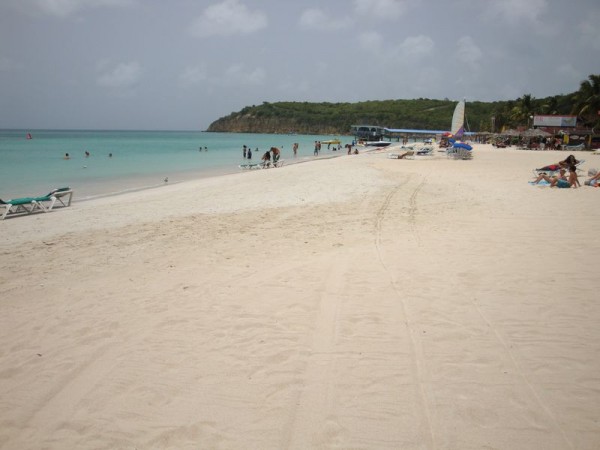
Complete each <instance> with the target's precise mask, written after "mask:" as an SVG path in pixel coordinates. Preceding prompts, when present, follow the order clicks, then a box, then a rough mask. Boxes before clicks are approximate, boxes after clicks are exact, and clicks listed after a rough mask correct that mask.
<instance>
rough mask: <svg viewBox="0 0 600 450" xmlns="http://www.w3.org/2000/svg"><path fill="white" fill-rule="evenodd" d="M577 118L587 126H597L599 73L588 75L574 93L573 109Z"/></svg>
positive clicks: (599, 117) (599, 106) (599, 101)
mask: <svg viewBox="0 0 600 450" xmlns="http://www.w3.org/2000/svg"><path fill="white" fill-rule="evenodd" d="M573 113H574V114H577V116H578V118H579V119H581V121H582V122H583V123H584V124H586V125H588V126H592V125H594V126H597V125H598V122H599V121H600V116H599V114H600V75H590V76H589V77H588V79H587V80H585V81H582V82H581V85H580V86H579V91H577V92H576V93H575V106H574V110H573Z"/></svg>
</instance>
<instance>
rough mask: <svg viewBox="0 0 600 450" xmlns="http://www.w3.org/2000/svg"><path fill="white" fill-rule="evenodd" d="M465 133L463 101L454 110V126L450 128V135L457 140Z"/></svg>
mask: <svg viewBox="0 0 600 450" xmlns="http://www.w3.org/2000/svg"><path fill="white" fill-rule="evenodd" d="M464 132H465V101H464V100H461V101H460V102H458V104H457V105H456V108H454V114H453V115H452V126H451V127H450V133H452V136H454V137H456V138H460V137H462V135H463V133H464Z"/></svg>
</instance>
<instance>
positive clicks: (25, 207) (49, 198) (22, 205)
mask: <svg viewBox="0 0 600 450" xmlns="http://www.w3.org/2000/svg"><path fill="white" fill-rule="evenodd" d="M72 199H73V190H72V189H71V188H69V187H63V188H58V189H53V190H52V191H50V192H49V193H48V194H46V195H42V196H39V197H22V198H14V199H11V200H7V201H3V200H1V199H0V211H2V209H4V212H2V213H1V216H0V220H4V219H5V218H6V216H8V215H16V214H31V213H33V212H35V211H38V210H39V211H42V212H48V211H51V210H52V209H53V208H54V206H55V205H56V202H57V201H58V202H59V203H61V204H62V205H63V206H64V207H66V206H71V201H72ZM65 202H66V203H65Z"/></svg>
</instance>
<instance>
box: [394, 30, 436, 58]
mask: <svg viewBox="0 0 600 450" xmlns="http://www.w3.org/2000/svg"><path fill="white" fill-rule="evenodd" d="M434 46H435V44H434V42H433V40H432V39H431V38H430V37H429V36H424V35H422V34H421V35H419V36H410V37H407V38H406V39H405V40H404V41H403V42H402V43H401V44H400V51H401V53H402V54H403V55H404V56H407V57H421V56H427V55H429V54H430V53H431V52H432V51H433V48H434Z"/></svg>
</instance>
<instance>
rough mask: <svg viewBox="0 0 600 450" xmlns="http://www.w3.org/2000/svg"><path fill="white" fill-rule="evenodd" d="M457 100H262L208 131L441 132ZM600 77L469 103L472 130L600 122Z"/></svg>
mask: <svg viewBox="0 0 600 450" xmlns="http://www.w3.org/2000/svg"><path fill="white" fill-rule="evenodd" d="M456 102H457V101H456V100H448V99H444V100H432V99H427V98H420V99H416V100H382V101H365V102H358V103H309V102H277V103H269V102H264V103H263V104H262V105H259V106H247V107H245V108H244V109H242V110H241V111H239V112H233V113H231V114H229V115H228V116H225V117H221V118H220V119H218V120H216V121H214V122H213V123H212V124H210V126H209V127H208V129H207V131H221V132H244V133H290V132H295V133H301V134H349V133H350V127H351V125H361V124H368V125H378V126H383V127H388V128H417V129H436V130H445V129H448V128H449V127H450V121H451V119H452V113H453V111H454V107H455V105H456ZM598 111H600V75H590V76H589V78H588V80H585V81H583V82H582V83H581V85H580V88H579V90H578V91H576V92H573V93H571V94H566V95H556V96H552V97H546V98H542V99H536V98H533V97H532V96H531V95H524V96H523V97H520V98H518V99H516V100H509V101H497V102H478V101H473V102H467V107H466V122H467V123H466V125H467V128H468V129H469V130H470V131H495V132H497V131H501V130H502V129H503V128H514V127H518V126H528V125H530V124H531V122H530V117H531V116H532V115H534V114H559V115H570V114H574V115H578V116H579V118H578V123H579V124H580V125H585V126H589V127H592V126H594V125H600V123H599V117H600V116H598Z"/></svg>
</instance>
